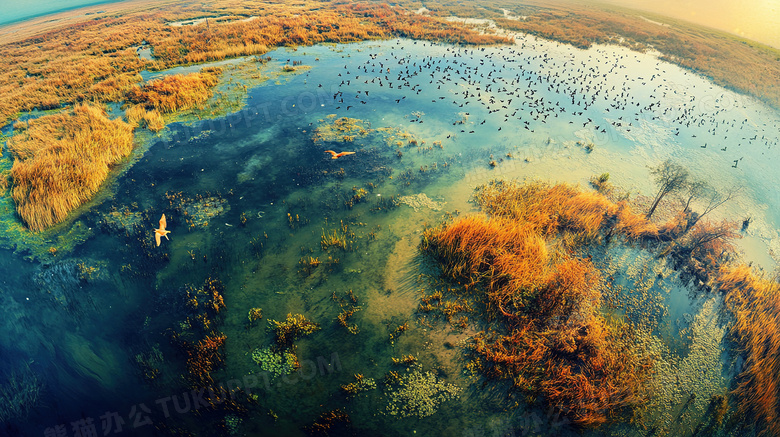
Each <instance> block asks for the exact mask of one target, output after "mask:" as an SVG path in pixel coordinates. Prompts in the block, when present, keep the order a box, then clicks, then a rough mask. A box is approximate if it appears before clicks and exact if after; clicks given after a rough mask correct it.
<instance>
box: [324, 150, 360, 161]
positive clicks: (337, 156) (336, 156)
mask: <svg viewBox="0 0 780 437" xmlns="http://www.w3.org/2000/svg"><path fill="white" fill-rule="evenodd" d="M325 153H330V154H331V155H333V159H339V158H341V157H342V156H347V155H354V154H355V152H341V153H336V152H334V151H333V150H326V151H325Z"/></svg>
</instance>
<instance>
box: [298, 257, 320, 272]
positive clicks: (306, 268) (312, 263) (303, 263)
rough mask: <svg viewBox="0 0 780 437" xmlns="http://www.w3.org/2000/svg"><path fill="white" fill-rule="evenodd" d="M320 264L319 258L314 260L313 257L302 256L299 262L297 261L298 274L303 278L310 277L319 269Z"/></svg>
mask: <svg viewBox="0 0 780 437" xmlns="http://www.w3.org/2000/svg"><path fill="white" fill-rule="evenodd" d="M320 264H322V261H320V259H319V257H317V258H315V257H313V256H304V257H301V259H300V260H298V267H299V269H298V272H299V273H300V274H301V275H303V276H310V275H311V274H312V272H313V271H314V269H316V268H317V267H319V265H320Z"/></svg>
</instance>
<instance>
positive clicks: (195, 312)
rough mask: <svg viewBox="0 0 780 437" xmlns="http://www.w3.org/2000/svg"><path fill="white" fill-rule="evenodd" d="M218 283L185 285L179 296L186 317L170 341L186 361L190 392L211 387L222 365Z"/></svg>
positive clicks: (223, 337) (221, 306)
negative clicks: (182, 302)
mask: <svg viewBox="0 0 780 437" xmlns="http://www.w3.org/2000/svg"><path fill="white" fill-rule="evenodd" d="M224 291H225V287H224V285H223V284H222V282H221V281H219V280H218V279H214V278H208V279H206V280H205V281H204V283H203V285H202V286H200V287H195V286H193V285H189V284H188V285H186V286H185V287H183V289H182V290H179V291H178V293H179V294H181V295H183V298H184V310H185V312H186V317H185V319H184V320H181V321H180V322H179V326H178V328H179V329H176V330H172V331H171V341H172V343H173V344H174V346H176V347H177V348H179V350H181V351H182V352H183V353H184V355H185V356H186V357H187V362H186V368H187V374H186V375H185V378H186V380H187V381H188V382H189V384H190V386H191V387H192V388H196V389H197V388H204V387H208V386H212V385H213V384H214V379H213V377H212V373H213V372H214V371H215V370H217V369H219V368H221V367H222V365H223V364H224V361H225V340H226V339H227V336H226V335H225V334H223V333H221V332H219V331H218V330H217V323H219V322H220V321H221V314H220V311H221V310H223V309H224V308H225V302H224V298H223V293H224Z"/></svg>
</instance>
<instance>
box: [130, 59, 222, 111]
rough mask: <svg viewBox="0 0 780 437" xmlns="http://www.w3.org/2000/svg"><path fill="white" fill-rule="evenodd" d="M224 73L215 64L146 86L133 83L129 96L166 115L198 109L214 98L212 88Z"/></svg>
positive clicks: (131, 99)
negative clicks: (196, 71)
mask: <svg viewBox="0 0 780 437" xmlns="http://www.w3.org/2000/svg"><path fill="white" fill-rule="evenodd" d="M221 73H222V69H221V68H214V67H212V68H204V69H203V70H201V71H200V72H198V73H190V74H188V75H186V76H184V75H182V74H174V75H171V76H165V77H164V78H162V79H156V80H152V81H149V83H147V84H145V85H143V86H138V85H135V86H133V87H132V88H131V89H130V91H129V92H128V94H127V99H128V101H130V102H132V103H136V104H139V105H143V106H144V108H145V109H147V110H153V111H154V110H156V111H158V112H160V113H163V114H169V113H173V112H176V111H181V110H185V109H190V108H195V107H198V106H199V105H200V104H202V103H203V102H205V101H206V100H207V99H208V98H209V97H211V94H212V92H211V90H212V88H213V87H214V86H215V85H217V83H218V82H219V75H220V74H221ZM144 119H146V115H144Z"/></svg>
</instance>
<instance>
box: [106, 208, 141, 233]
mask: <svg viewBox="0 0 780 437" xmlns="http://www.w3.org/2000/svg"><path fill="white" fill-rule="evenodd" d="M100 223H101V225H102V226H103V228H104V229H105V230H107V231H110V232H115V233H124V234H125V235H128V236H129V235H134V234H137V233H139V232H141V231H142V230H143V229H144V228H145V223H144V214H143V213H142V212H141V211H132V210H130V208H128V207H124V208H123V209H122V210H113V211H110V212H108V213H107V214H105V215H104V216H103V218H102V220H101V222H100Z"/></svg>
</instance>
